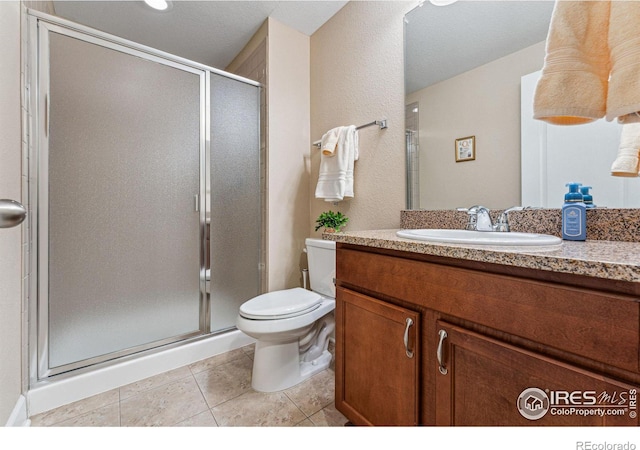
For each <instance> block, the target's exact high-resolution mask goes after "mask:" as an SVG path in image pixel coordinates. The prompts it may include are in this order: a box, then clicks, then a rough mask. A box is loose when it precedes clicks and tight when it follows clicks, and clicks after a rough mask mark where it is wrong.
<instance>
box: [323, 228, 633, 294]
mask: <svg viewBox="0 0 640 450" xmlns="http://www.w3.org/2000/svg"><path fill="white" fill-rule="evenodd" d="M396 231H398V230H370V231H352V232H342V233H334V234H331V233H325V234H323V238H324V239H328V240H332V241H336V242H342V243H346V244H354V245H362V246H366V247H377V248H382V249H389V250H400V251H405V252H412V253H423V254H426V255H433V256H443V257H448V258H458V259H465V260H470V261H480V262H486V263H494V264H502V265H509V266H516V267H525V268H530V269H539V270H548V271H552V272H565V273H571V274H577V275H586V276H592V277H597V278H605V279H610V280H622V281H631V282H634V283H640V243H639V242H620V241H598V240H587V241H584V242H574V241H563V243H562V244H561V245H556V246H549V247H516V246H513V247H511V246H509V247H507V246H501V247H494V246H488V245H465V244H439V243H430V242H425V241H416V240H411V239H404V238H399V237H397V236H396Z"/></svg>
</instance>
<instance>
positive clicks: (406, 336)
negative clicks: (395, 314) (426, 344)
mask: <svg viewBox="0 0 640 450" xmlns="http://www.w3.org/2000/svg"><path fill="white" fill-rule="evenodd" d="M406 324H407V326H406V327H405V328H404V352H405V353H406V354H407V357H409V358H413V350H409V328H411V325H413V320H411V319H410V318H409V317H407V320H406Z"/></svg>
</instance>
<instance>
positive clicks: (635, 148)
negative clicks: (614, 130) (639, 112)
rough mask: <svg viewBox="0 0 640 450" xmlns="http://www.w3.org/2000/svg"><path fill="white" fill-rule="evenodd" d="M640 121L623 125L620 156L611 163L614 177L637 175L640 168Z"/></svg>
mask: <svg viewBox="0 0 640 450" xmlns="http://www.w3.org/2000/svg"><path fill="white" fill-rule="evenodd" d="M639 154H640V123H637V122H635V123H626V124H624V125H622V134H621V136H620V148H619V149H618V156H617V157H616V160H615V161H614V162H613V164H612V165H611V175H613V176H614V177H637V176H638V170H640V159H639Z"/></svg>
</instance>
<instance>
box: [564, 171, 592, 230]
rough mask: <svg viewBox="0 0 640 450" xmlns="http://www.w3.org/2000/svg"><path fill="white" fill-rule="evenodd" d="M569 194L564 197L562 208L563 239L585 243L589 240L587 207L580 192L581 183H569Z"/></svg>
mask: <svg viewBox="0 0 640 450" xmlns="http://www.w3.org/2000/svg"><path fill="white" fill-rule="evenodd" d="M566 186H567V187H568V188H569V192H567V193H566V194H565V195H564V205H563V206H562V239H565V240H569V241H584V240H586V239H587V207H586V205H585V204H584V201H583V200H584V197H583V195H582V193H581V192H579V191H578V189H579V188H580V186H581V184H580V183H567V185H566Z"/></svg>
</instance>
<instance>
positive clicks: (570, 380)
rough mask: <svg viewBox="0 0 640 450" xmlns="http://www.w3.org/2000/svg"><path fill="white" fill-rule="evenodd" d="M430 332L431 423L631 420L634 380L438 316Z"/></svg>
mask: <svg viewBox="0 0 640 450" xmlns="http://www.w3.org/2000/svg"><path fill="white" fill-rule="evenodd" d="M437 330H438V334H439V336H440V339H439V346H438V348H439V349H440V350H441V351H439V352H438V351H437V350H438V349H433V351H436V352H437V353H438V358H437V361H438V364H439V365H440V366H439V367H435V368H434V370H435V371H436V372H437V373H436V376H435V378H436V384H435V385H436V424H437V425H480V426H496V425H507V426H527V425H549V426H564V425H570V426H594V425H613V426H623V425H633V426H637V425H638V419H637V402H636V395H637V391H638V389H639V386H633V385H630V384H625V383H622V382H619V381H616V380H613V379H611V378H608V377H605V376H602V375H598V374H595V373H592V372H588V371H586V370H582V369H580V368H577V367H574V366H571V365H568V364H565V363H563V362H560V361H557V360H554V359H551V358H548V357H545V356H542V355H539V354H536V353H533V352H530V351H527V350H523V349H520V348H518V347H514V346H512V345H509V344H505V343H503V342H501V341H497V340H494V339H491V338H488V337H486V336H483V335H480V334H477V333H473V332H471V331H468V330H465V329H463V328H459V327H456V326H453V325H450V324H447V323H446V322H442V321H439V322H438V323H437ZM444 333H446V335H445V334H444Z"/></svg>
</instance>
